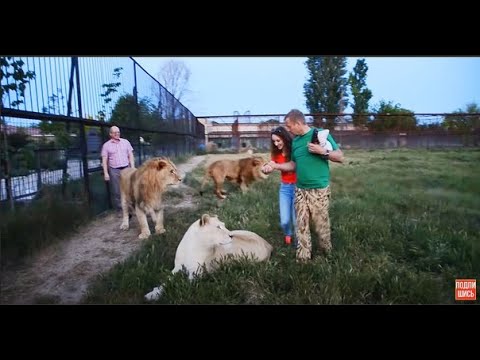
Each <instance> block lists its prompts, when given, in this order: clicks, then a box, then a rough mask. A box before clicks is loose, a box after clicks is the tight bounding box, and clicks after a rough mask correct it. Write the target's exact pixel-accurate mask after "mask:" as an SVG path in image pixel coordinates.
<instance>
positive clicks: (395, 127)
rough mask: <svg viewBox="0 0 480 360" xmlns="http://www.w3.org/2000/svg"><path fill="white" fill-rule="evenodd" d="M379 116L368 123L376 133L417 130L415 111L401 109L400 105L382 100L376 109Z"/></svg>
mask: <svg viewBox="0 0 480 360" xmlns="http://www.w3.org/2000/svg"><path fill="white" fill-rule="evenodd" d="M373 112H375V113H376V114H377V115H375V118H374V119H373V120H371V121H369V122H368V123H367V126H368V128H369V129H371V130H374V131H389V130H390V131H407V130H415V129H416V126H417V119H416V118H415V116H414V115H413V114H414V113H413V111H411V110H407V109H404V108H402V107H401V105H400V104H395V105H394V104H393V102H392V101H388V102H386V101H385V100H381V101H380V103H379V104H378V105H377V106H376V107H375V108H374V111H373Z"/></svg>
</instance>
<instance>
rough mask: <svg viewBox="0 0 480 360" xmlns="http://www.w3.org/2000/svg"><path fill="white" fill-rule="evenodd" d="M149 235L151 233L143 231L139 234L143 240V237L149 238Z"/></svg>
mask: <svg viewBox="0 0 480 360" xmlns="http://www.w3.org/2000/svg"><path fill="white" fill-rule="evenodd" d="M149 236H150V233H141V234H140V235H138V238H139V239H140V240H143V239H147V238H148V237H149Z"/></svg>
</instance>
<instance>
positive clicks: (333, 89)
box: [303, 56, 348, 129]
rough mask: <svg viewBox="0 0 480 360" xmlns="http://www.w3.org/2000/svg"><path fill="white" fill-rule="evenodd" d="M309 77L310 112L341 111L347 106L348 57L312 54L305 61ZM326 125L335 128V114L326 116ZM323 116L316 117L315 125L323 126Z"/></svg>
mask: <svg viewBox="0 0 480 360" xmlns="http://www.w3.org/2000/svg"><path fill="white" fill-rule="evenodd" d="M305 64H306V66H307V71H308V74H309V78H308V80H307V82H306V83H305V84H304V86H303V88H304V95H305V97H306V105H307V108H308V110H309V111H310V113H315V114H317V113H331V114H335V113H341V112H343V109H344V108H345V107H346V105H347V102H348V98H347V97H346V94H347V79H346V77H345V74H346V73H347V69H346V65H347V58H346V57H344V56H329V57H324V56H310V57H308V59H307V61H306V62H305ZM325 117H326V119H327V124H326V127H327V128H330V129H333V127H334V125H335V115H329V116H325ZM321 118H322V116H320V115H318V116H315V117H314V125H315V126H321Z"/></svg>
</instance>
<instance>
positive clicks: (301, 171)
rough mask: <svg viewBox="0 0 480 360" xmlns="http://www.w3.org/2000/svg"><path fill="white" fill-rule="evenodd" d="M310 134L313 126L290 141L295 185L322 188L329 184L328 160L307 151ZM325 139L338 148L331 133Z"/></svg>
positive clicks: (305, 187)
mask: <svg viewBox="0 0 480 360" xmlns="http://www.w3.org/2000/svg"><path fill="white" fill-rule="evenodd" d="M318 130H322V129H321V128H319V129H318ZM312 135H313V128H311V129H310V130H309V131H308V132H307V133H306V134H305V135H298V136H296V137H295V138H294V139H293V142H292V161H294V162H295V164H296V170H295V171H296V173H297V187H298V188H300V189H323V188H326V187H327V186H328V185H329V184H330V167H329V166H328V160H326V159H323V158H322V156H321V155H318V154H312V153H311V152H309V151H308V147H307V145H308V143H309V142H310V140H311V139H312ZM327 140H328V141H330V143H331V144H332V148H333V150H337V149H338V145H337V143H336V142H335V140H333V137H332V135H331V134H328V137H327Z"/></svg>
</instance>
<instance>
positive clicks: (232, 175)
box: [200, 156, 268, 199]
mask: <svg viewBox="0 0 480 360" xmlns="http://www.w3.org/2000/svg"><path fill="white" fill-rule="evenodd" d="M264 163H265V159H263V158H262V157H261V156H253V157H249V158H243V159H239V160H217V161H215V162H213V163H212V164H211V165H210V166H209V167H208V169H207V171H206V172H205V176H204V177H203V182H202V185H201V187H200V195H203V188H204V187H205V185H206V184H207V183H208V181H209V180H210V178H211V179H213V182H214V184H215V190H214V193H215V194H216V195H217V197H218V198H219V199H225V198H226V196H225V195H226V194H227V192H226V191H225V190H224V189H223V184H224V182H225V180H228V181H231V182H236V183H237V184H238V185H239V186H240V189H241V190H242V192H243V193H244V192H245V191H247V190H248V186H249V185H250V184H252V183H253V182H254V181H256V180H260V179H265V178H267V177H268V175H266V174H264V173H263V172H262V171H261V168H262V165H263V164H264Z"/></svg>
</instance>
